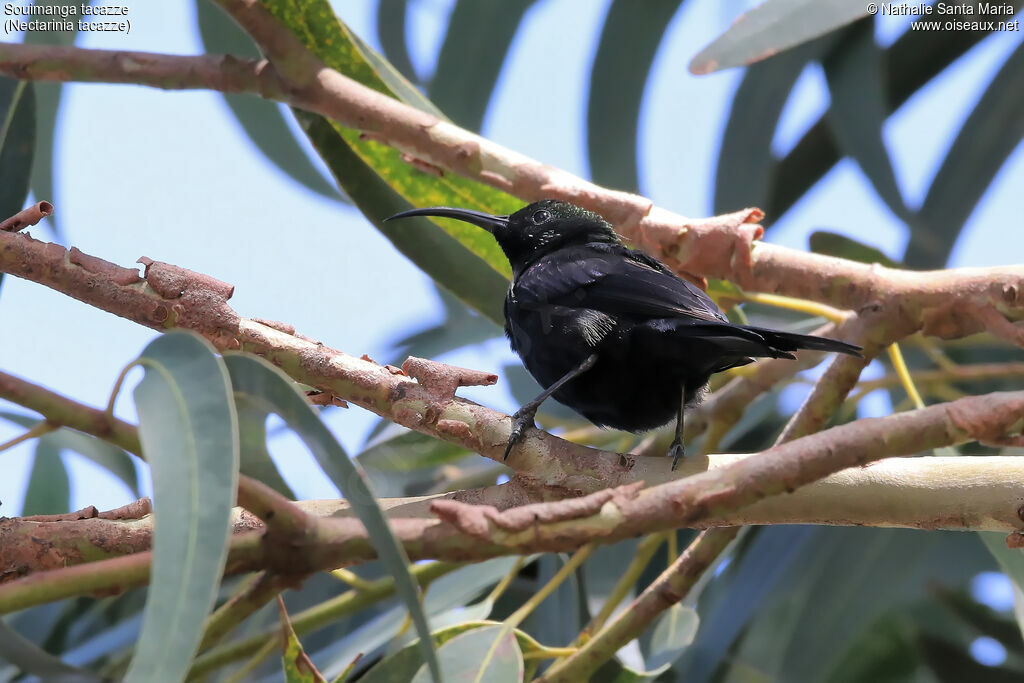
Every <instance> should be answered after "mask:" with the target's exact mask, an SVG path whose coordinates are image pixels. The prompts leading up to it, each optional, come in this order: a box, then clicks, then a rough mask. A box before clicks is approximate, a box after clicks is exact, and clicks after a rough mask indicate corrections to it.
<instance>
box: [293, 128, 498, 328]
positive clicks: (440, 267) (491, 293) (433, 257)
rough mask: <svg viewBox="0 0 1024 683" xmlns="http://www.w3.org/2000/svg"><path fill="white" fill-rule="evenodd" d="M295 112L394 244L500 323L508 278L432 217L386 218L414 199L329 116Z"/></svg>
mask: <svg viewBox="0 0 1024 683" xmlns="http://www.w3.org/2000/svg"><path fill="white" fill-rule="evenodd" d="M295 115H296V117H297V118H298V119H299V122H300V123H301V124H302V126H303V128H304V130H305V131H306V134H307V135H309V139H310V141H311V142H312V143H313V146H314V147H315V148H316V150H317V152H318V153H319V154H320V155H321V157H323V159H324V161H325V162H326V163H327V166H328V167H329V168H330V169H331V173H332V174H333V175H334V177H335V178H336V179H337V180H338V183H339V184H340V185H341V186H342V187H344V188H345V192H346V193H347V194H348V196H349V197H351V199H352V202H353V203H354V204H355V205H356V206H357V207H358V208H359V210H360V211H362V212H363V214H364V215H365V216H366V217H367V219H368V220H370V222H372V223H373V225H374V226H375V227H376V228H377V229H378V230H380V231H381V232H382V233H383V234H384V236H385V237H387V238H388V239H389V240H391V243H392V244H394V245H395V248H397V249H398V250H399V251H400V252H402V253H403V254H405V255H406V256H407V257H408V258H409V260H411V261H412V262H413V263H415V264H416V265H417V266H418V267H419V268H420V269H421V270H423V272H425V273H426V274H427V275H429V276H430V277H432V278H433V279H434V281H435V282H438V283H440V284H441V285H443V286H444V287H446V288H447V289H448V291H450V292H451V293H452V294H454V295H455V296H457V297H458V298H459V299H461V300H462V301H464V302H465V303H466V304H467V305H469V306H472V307H473V309H475V310H476V311H478V312H480V313H481V314H483V315H484V316H486V317H487V318H489V319H490V320H492V321H494V322H495V323H496V324H501V323H502V321H503V320H504V314H503V313H502V309H501V302H502V301H503V300H504V297H505V290H506V289H507V288H508V280H507V279H505V278H504V277H503V276H502V275H501V274H500V273H499V272H498V271H497V270H495V269H494V268H491V267H490V266H488V265H487V264H486V263H485V262H483V261H482V260H480V259H479V258H477V257H476V256H475V255H474V254H472V253H471V252H470V251H469V250H468V249H466V247H465V246H464V245H462V244H460V243H459V242H458V241H457V240H456V239H455V238H454V237H452V236H451V235H449V234H448V233H447V232H445V231H444V230H443V229H442V228H440V227H439V226H438V225H437V224H435V223H434V222H433V221H430V220H427V219H425V218H420V217H417V218H406V219H403V220H400V221H388V222H385V221H384V219H385V218H387V217H388V216H391V215H393V214H395V213H397V212H399V211H405V210H406V209H409V208H410V205H409V203H408V202H406V201H405V200H404V199H403V198H402V197H401V196H400V195H399V194H398V193H396V192H395V191H394V190H393V189H392V188H391V187H390V186H389V185H388V184H387V183H386V182H385V181H384V180H383V179H382V178H381V177H380V176H379V175H377V173H376V172H375V171H374V170H373V169H372V168H371V167H370V166H368V165H367V164H366V163H365V162H364V161H363V160H362V159H360V158H359V156H358V155H357V154H356V153H355V152H354V151H353V150H352V148H351V147H350V146H349V144H348V142H346V141H345V139H344V138H343V137H342V136H340V135H338V133H337V131H336V130H335V129H334V128H333V127H332V126H331V124H330V123H329V122H328V121H327V120H326V119H324V118H323V117H320V116H315V115H311V114H306V113H304V112H299V111H296V112H295ZM480 232H481V233H483V231H482V230H481V231H480ZM485 236H486V235H485ZM488 239H491V238H490V237H489V236H488ZM506 263H507V262H506Z"/></svg>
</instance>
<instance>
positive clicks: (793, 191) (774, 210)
mask: <svg viewBox="0 0 1024 683" xmlns="http://www.w3.org/2000/svg"><path fill="white" fill-rule="evenodd" d="M1009 4H1011V5H1012V6H1013V7H1014V8H1019V7H1020V6H1021V5H1022V4H1024V0H1011V2H1010V3H1009ZM983 23H984V22H981V24H982V25H983ZM988 35H989V31H988V30H987V29H967V30H963V31H907V32H905V33H904V34H903V35H902V36H900V38H899V39H898V40H897V41H896V42H895V43H893V44H892V45H890V46H889V48H888V49H886V50H885V52H884V55H883V56H884V59H883V62H884V73H885V79H884V82H885V85H886V102H887V104H888V107H889V111H890V112H892V111H895V110H896V109H898V108H899V107H900V106H902V105H903V103H904V102H906V101H907V100H908V99H910V97H911V96H913V94H914V93H916V92H917V91H918V90H919V89H920V88H922V87H923V86H924V85H925V84H927V83H928V82H929V81H931V80H932V79H933V78H935V77H936V76H937V75H939V74H940V73H942V71H943V70H944V69H946V68H947V67H948V66H949V65H950V64H952V63H954V62H955V61H956V60H957V59H959V58H960V57H962V56H963V55H964V54H965V53H966V52H967V51H969V50H970V49H971V48H973V47H974V46H975V45H977V44H978V42H980V41H981V40H982V39H983V38H985V37H986V36H988ZM839 158H840V156H839V149H838V147H837V146H836V143H835V141H834V140H833V138H832V133H831V131H830V130H829V126H828V125H827V124H826V117H825V116H822V117H821V118H820V119H818V121H817V122H816V123H815V124H813V125H812V126H811V127H810V129H809V130H808V131H807V132H806V133H804V136H803V137H802V138H801V139H800V141H799V142H798V143H797V144H796V145H795V146H794V147H793V149H791V150H790V151H789V153H788V154H786V156H785V157H784V158H783V159H781V160H780V161H779V162H778V164H777V167H776V169H775V171H774V172H773V174H772V179H773V182H772V188H771V193H770V195H769V198H768V201H767V202H765V203H764V205H763V208H764V209H765V211H766V212H767V214H768V217H769V218H770V219H771V220H778V219H779V218H780V217H781V216H782V215H783V214H784V213H786V211H788V210H789V209H790V207H792V206H793V205H794V204H795V203H796V202H797V201H798V200H799V199H800V198H801V197H802V196H804V194H805V193H806V192H807V191H808V190H809V189H810V188H811V187H812V186H813V185H814V184H815V183H817V182H818V180H820V179H821V178H822V177H823V176H824V175H825V174H826V173H828V172H829V170H830V169H831V168H832V167H833V166H834V165H835V163H836V162H837V161H839Z"/></svg>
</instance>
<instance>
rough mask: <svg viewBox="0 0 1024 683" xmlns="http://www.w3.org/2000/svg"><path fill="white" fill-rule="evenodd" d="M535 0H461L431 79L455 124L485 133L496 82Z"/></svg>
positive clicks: (434, 92)
mask: <svg viewBox="0 0 1024 683" xmlns="http://www.w3.org/2000/svg"><path fill="white" fill-rule="evenodd" d="M533 2H534V0H457V1H456V3H455V7H454V9H452V13H451V16H450V17H449V19H448V32H447V33H446V34H445V37H444V42H443V43H442V45H441V53H440V54H439V55H438V57H437V69H436V70H435V71H434V77H433V78H432V79H431V80H430V88H429V93H430V99H431V100H432V101H433V102H434V104H436V105H437V106H438V108H439V109H440V110H441V111H443V112H444V113H445V115H447V116H448V117H450V118H451V119H452V120H453V121H454V122H455V123H457V124H458V125H460V126H462V127H463V128H466V129H467V130H473V131H479V130H480V126H481V125H482V124H483V120H484V113H485V112H486V111H487V103H488V102H490V100H491V93H492V92H493V91H494V84H495V83H496V82H497V80H498V74H499V73H501V67H502V65H503V64H504V63H505V57H506V55H507V54H508V49H509V47H510V46H511V45H512V39H513V38H514V37H515V34H516V31H517V30H518V29H519V24H520V23H521V22H522V20H523V15H525V14H526V10H528V9H529V8H530V6H531V5H532V4H533Z"/></svg>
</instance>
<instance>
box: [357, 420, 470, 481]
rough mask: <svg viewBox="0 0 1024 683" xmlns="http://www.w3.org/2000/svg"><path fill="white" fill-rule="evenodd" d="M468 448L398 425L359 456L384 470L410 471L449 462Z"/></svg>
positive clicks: (463, 453)
mask: <svg viewBox="0 0 1024 683" xmlns="http://www.w3.org/2000/svg"><path fill="white" fill-rule="evenodd" d="M389 431H390V430H389ZM468 452H469V451H467V450H466V449H465V448H462V447H460V446H456V445H454V444H450V443H448V442H447V441H441V440H440V439H435V438H434V437H431V436H427V435H426V434H420V433H419V432H414V431H412V430H409V429H397V430H395V431H393V432H391V433H390V434H386V435H385V436H384V438H381V439H378V440H377V441H375V442H374V443H372V444H371V445H370V446H369V447H368V448H367V449H366V450H365V451H363V452H362V453H360V454H359V456H358V457H359V463H360V464H361V465H362V466H363V467H367V468H372V469H375V470H378V471H380V472H408V471H410V470H418V469H425V468H428V467H438V466H439V465H445V464H447V463H450V462H452V461H453V460H458V459H459V458H462V457H464V456H465V455H466V454H467V453H468Z"/></svg>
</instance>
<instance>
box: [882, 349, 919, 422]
mask: <svg viewBox="0 0 1024 683" xmlns="http://www.w3.org/2000/svg"><path fill="white" fill-rule="evenodd" d="M886 351H888V352H889V360H890V361H891V362H892V367H893V369H894V370H895V371H896V374H897V375H898V376H899V378H900V383H901V384H902V385H903V389H904V390H905V391H906V392H907V396H908V397H909V398H910V400H911V401H912V402H913V404H914V406H915V407H916V408H917V409H918V410H920V409H921V408H924V401H922V400H921V394H920V393H918V391H917V387H916V386H914V379H913V378H912V377H911V376H910V371H909V370H908V369H907V364H906V362H905V361H904V360H903V353H902V352H901V351H900V345H899V344H890V345H889V348H888V349H886Z"/></svg>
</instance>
